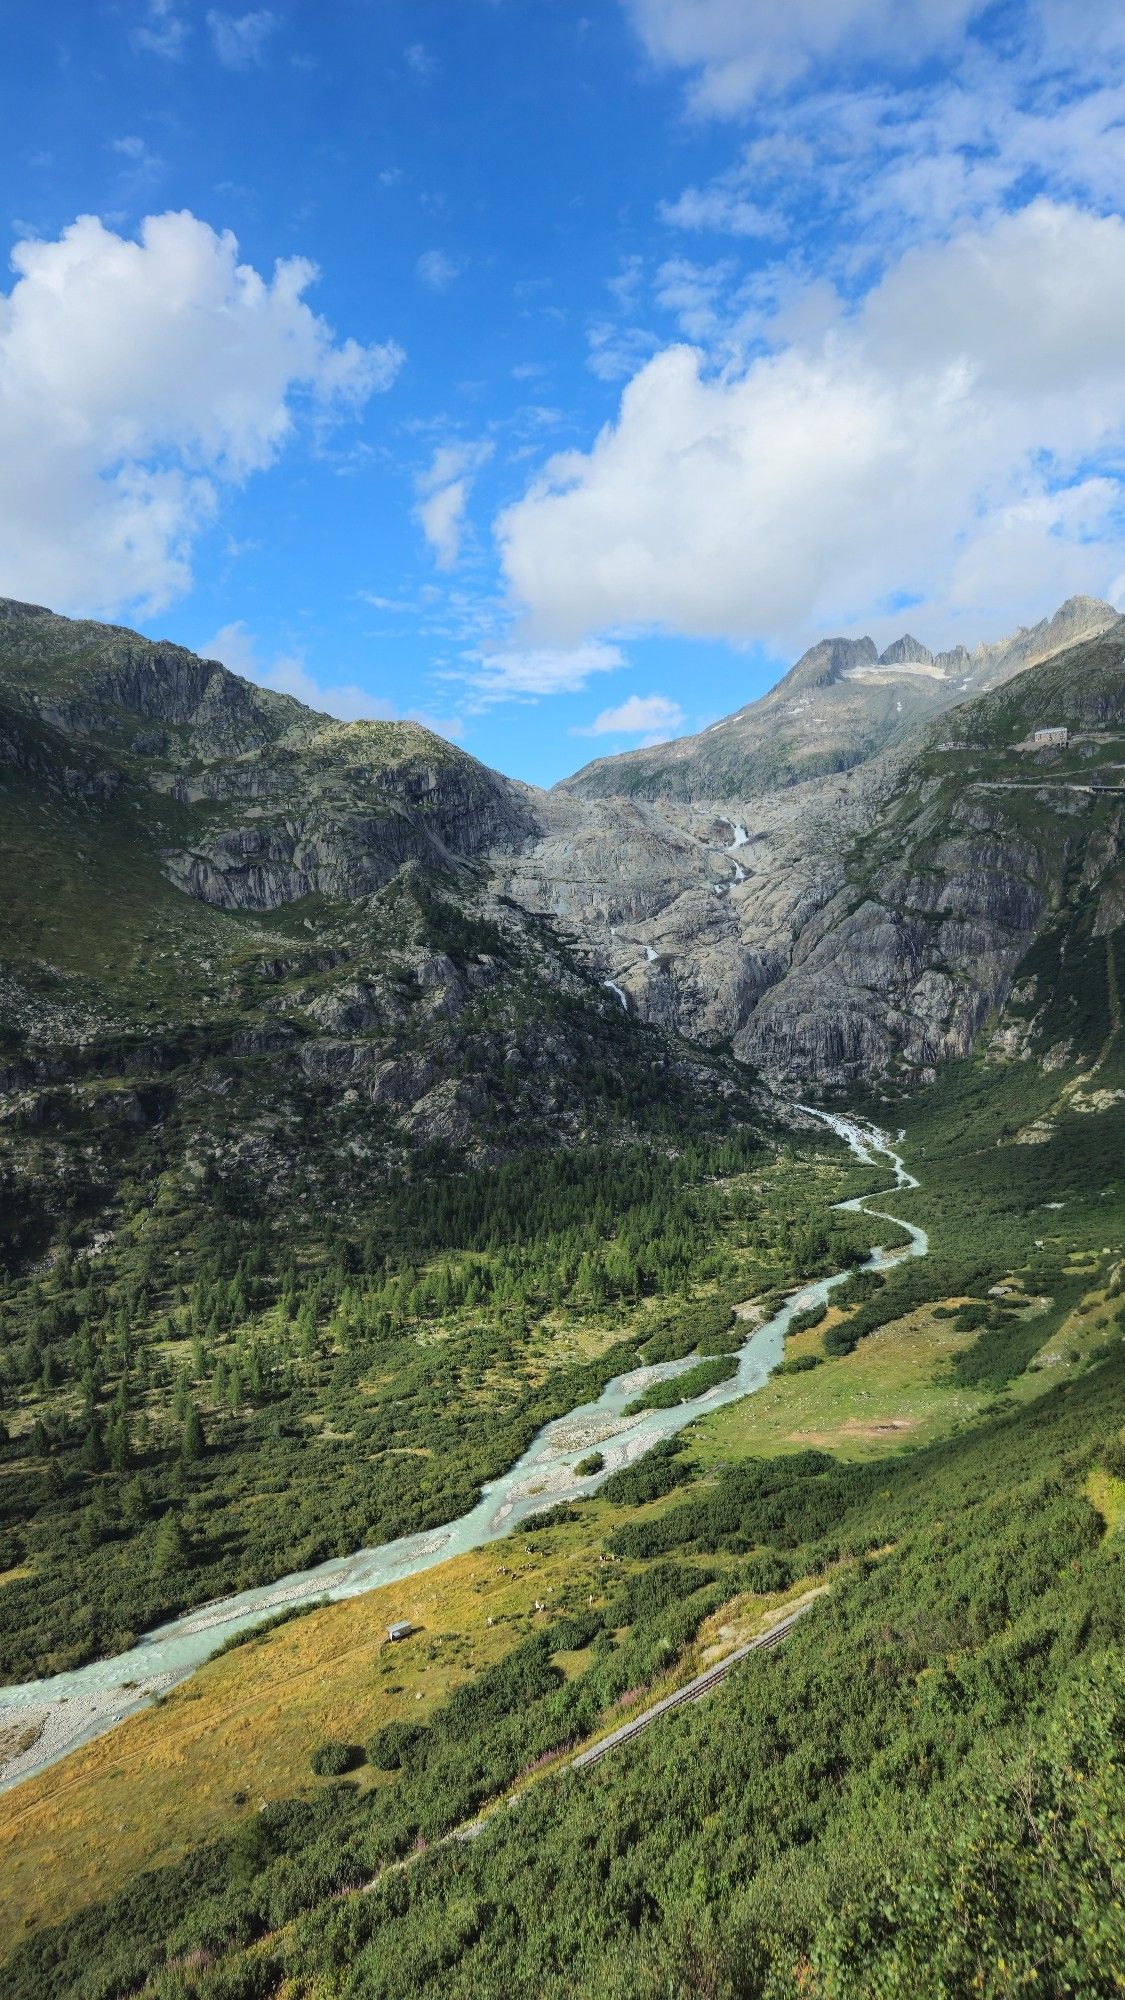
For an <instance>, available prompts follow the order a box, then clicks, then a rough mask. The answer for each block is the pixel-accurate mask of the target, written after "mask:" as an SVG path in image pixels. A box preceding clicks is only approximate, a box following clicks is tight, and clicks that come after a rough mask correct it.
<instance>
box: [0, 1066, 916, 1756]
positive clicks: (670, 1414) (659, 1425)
mask: <svg viewBox="0 0 1125 2000" xmlns="http://www.w3.org/2000/svg"><path fill="white" fill-rule="evenodd" d="M798 1108H799V1109H801V1110H805V1111H809V1112H810V1113H811V1115H812V1116H814V1117H817V1118H819V1119H821V1120H822V1121H823V1122H824V1123H825V1124H826V1125H829V1126H831V1128H832V1130H833V1131H834V1132H836V1133H837V1134H838V1136H839V1137H840V1138H841V1139H843V1140H845V1141H846V1143H847V1144H848V1145H849V1146H850V1147H851V1149H852V1152H853V1153H855V1155H856V1156H857V1158H858V1159H860V1160H862V1161H863V1162H864V1163H865V1165H868V1166H874V1165H876V1164H877V1161H878V1159H879V1158H884V1159H886V1160H887V1161H888V1162H889V1163H890V1166H891V1168H892V1169H893V1173H894V1186H895V1188H913V1187H917V1185H918V1183H917V1181H916V1180H915V1179H914V1177H913V1175H912V1174H910V1173H908V1172H907V1170H906V1168H905V1166H904V1165H903V1162H902V1160H901V1158H900V1157H899V1155H898V1153H897V1152H896V1151H895V1149H894V1147H893V1145H892V1144H891V1141H890V1139H889V1138H888V1136H887V1135H886V1133H884V1132H880V1131H879V1130H878V1128H877V1127H875V1126H872V1125H868V1124H865V1123H864V1122H863V1121H861V1120H859V1119H856V1118H844V1117H838V1116H836V1115H834V1114H832V1113H829V1112H825V1111H814V1110H813V1108H812V1107H811V1106H805V1105H802V1106H800V1107H798ZM879 1199H881V1197H880V1196H879V1195H860V1196H857V1197H856V1198H855V1199H854V1200H852V1201H845V1202H840V1203H839V1204H838V1206H839V1207H840V1208H841V1209H851V1210H853V1211H859V1210H862V1211H863V1212H864V1213H865V1214H868V1215H871V1216H874V1217H877V1218H878V1219H880V1220H882V1221H886V1222H893V1223H895V1224H896V1225H897V1227H898V1228H899V1229H901V1230H903V1231H905V1232H906V1235H907V1237H908V1239H909V1240H908V1242H907V1243H906V1244H905V1245H903V1244H899V1245H897V1246H895V1247H894V1248H892V1249H890V1250H885V1249H876V1250H874V1251H873V1252H872V1253H871V1255H870V1257H869V1258H868V1259H867V1262H866V1266H865V1268H866V1269H868V1270H876V1271H877V1270H880V1269H882V1268H883V1267H884V1266H885V1265H887V1264H893V1263H896V1262H897V1261H898V1259H899V1258H900V1257H903V1256H908V1257H924V1256H925V1255H926V1252H927V1250H928V1249H929V1239H928V1237H927V1235H926V1232H925V1230H924V1229H919V1228H918V1227H917V1225H916V1224H914V1223H910V1222H905V1221H903V1220H902V1219H901V1218H900V1217H898V1216H894V1215H891V1214H889V1213H888V1212H887V1211H886V1210H884V1209H880V1208H873V1207H872V1206H871V1203H872V1202H873V1201H878V1200H879ZM849 1275H850V1273H849V1272H848V1271H838V1272H836V1273H835V1275H834V1276H833V1277H830V1278H818V1279H817V1280H816V1281H815V1282H814V1283H811V1284H807V1285H803V1286H801V1288H800V1289H799V1290H798V1291H795V1292H793V1293H792V1294H791V1295H790V1297H789V1298H788V1299H787V1300H786V1302H785V1304H784V1305H783V1306H782V1308H781V1310H780V1311H779V1312H777V1313H775V1314H774V1315H773V1317H772V1319H769V1320H766V1321H764V1322H763V1323H762V1324H761V1325H759V1326H755V1327H754V1328H753V1330H752V1331H751V1332H750V1333H749V1334H748V1336H747V1339H746V1341H745V1344H744V1345H743V1347H742V1349H741V1351H740V1353H739V1356H738V1370H737V1373H736V1374H734V1375H732V1376H731V1377H730V1378H729V1380H728V1381H726V1382H720V1383H719V1384H718V1385H717V1387H715V1388H713V1389H709V1390H708V1391H707V1392H706V1394H704V1395H702V1396H697V1397H695V1398H694V1399H693V1400H692V1401H691V1402H688V1403H680V1404H678V1405H677V1406H676V1407H675V1408H674V1409H669V1410H646V1411H644V1412H642V1413H641V1414H639V1415H636V1416H626V1415H625V1409H626V1407H627V1405H628V1404H629V1403H631V1402H632V1401H634V1399H635V1398H636V1397H637V1396H638V1395H639V1394H640V1393H641V1392H642V1390H644V1389H646V1388H648V1387H649V1386H650V1385H651V1384H652V1383H654V1382H660V1381H666V1380H667V1379H668V1378H669V1377H671V1376H674V1375H678V1374H681V1373H683V1371H684V1370H685V1369H688V1368H692V1367H694V1366H695V1365H696V1362H697V1360H698V1357H694V1358H693V1357H690V1356H689V1357H688V1358H687V1359H685V1360H682V1361H669V1362H664V1363H661V1364H659V1365H656V1366H653V1367H647V1368H634V1369H631V1370H630V1371H629V1373H628V1374H625V1375H617V1376H615V1377H614V1378H613V1380H612V1381H611V1382H607V1384H606V1386H605V1388H604V1389H603V1390H602V1393H601V1395H600V1396H599V1397H598V1399H597V1401H596V1402H595V1403H585V1404H582V1405H581V1406H580V1407H579V1408H577V1409H574V1410H571V1411H570V1413H569V1414H568V1415H567V1416H564V1417H557V1418H555V1419H554V1421H553V1422H551V1423H549V1424H546V1425H544V1427H543V1429H542V1430H541V1431H540V1432H539V1433H538V1435H537V1436H536V1437H535V1438H534V1440H533V1441H532V1443H531V1444H530V1445H529V1447H528V1449H527V1451H526V1452H525V1453H524V1455H523V1457H522V1458H521V1459H519V1460H518V1461H517V1463H516V1464H515V1465H513V1466H512V1468H511V1470H510V1471H508V1472H506V1473H504V1474H503V1476H502V1477H501V1478H500V1479H497V1480H494V1481H493V1482H492V1483H491V1484H490V1485H487V1486H485V1487H483V1488H482V1490H481V1497H480V1499H479V1501H478V1502H477V1504H476V1506H475V1507H473V1508H472V1509H471V1510H470V1511H469V1513H467V1514H463V1515H462V1516H461V1518H460V1520H457V1521H451V1522H450V1523H449V1524H448V1525H447V1526H446V1527H442V1528H436V1529H428V1530H424V1531H423V1532H421V1533H419V1534H414V1535H403V1536H400V1537H399V1539H398V1540H397V1541H393V1542H384V1543H383V1544H382V1545H381V1546H380V1547H378V1548H364V1549H358V1550H357V1551H356V1553H355V1554H354V1555H351V1556H339V1557H335V1558H333V1559H332V1560H331V1561H329V1562H324V1563H318V1564H317V1566H316V1567H315V1568H314V1569H308V1570H300V1571H297V1572H295V1573H294V1574H293V1575H291V1576H286V1577H282V1578H280V1579H279V1581H278V1582H276V1583H270V1584H264V1585H262V1586H261V1587H260V1588H259V1589H256V1590H244V1591H240V1592H239V1593H238V1594H237V1595H236V1596H233V1597H225V1598H221V1599H219V1600H218V1601H216V1602H215V1603H212V1604H207V1605H204V1606H202V1607H201V1608H199V1609H198V1610H195V1611H189V1612H185V1613H184V1615H183V1616H182V1617H179V1618H174V1619H172V1620H171V1621H170V1622H169V1623H168V1624H166V1625H158V1626H156V1627H155V1628H154V1629H153V1630H152V1631H151V1632H147V1633H146V1634H145V1636H144V1637H143V1638H142V1639H139V1640H138V1642H137V1644H136V1645H135V1646H132V1647H131V1648H130V1649H129V1651H128V1652H126V1653H115V1654H114V1655H113V1657H112V1658H111V1659H106V1660H95V1661H92V1662H91V1663H90V1665H88V1666H85V1667H77V1668H75V1669H74V1671H73V1672H71V1673H65V1674H55V1675H54V1676H52V1677H51V1678H50V1679H48V1680H38V1681H26V1682H24V1683H23V1684H22V1685H20V1686H14V1687H0V1730H5V1731H6V1730H8V1729H9V1728H11V1727H13V1726H14V1727H16V1728H17V1729H18V1728H21V1727H27V1728H32V1727H34V1728H36V1729H38V1730H39V1734H38V1736H37V1739H36V1741H35V1742H34V1743H33V1744H32V1745H30V1746H29V1748H28V1749H27V1750H26V1751H25V1752H24V1753H23V1754H22V1755H21V1756H19V1757H17V1758H15V1759H13V1760H12V1761H10V1762H9V1763H8V1764H7V1765H6V1767H5V1768H4V1772H3V1776H2V1777H0V1790H6V1789H7V1788H8V1787H9V1786H11V1785H14V1784H18V1783H19V1782H20V1780H21V1779H23V1778H27V1777H30V1776H31V1775H32V1774H33V1773H34V1772H36V1771H42V1770H45V1769H46V1768H47V1766H48V1765H50V1764H53V1763H55V1762H57V1760H58V1759H59V1758H60V1757H63V1756H65V1755H66V1754H67V1752H68V1751H70V1750H73V1749H75V1748H76V1747H77V1746H78V1745H79V1744H80V1743H85V1742H88V1741H89V1740H90V1739H91V1738H92V1737H94V1736H99V1735H101V1734H102V1733H103V1732H104V1731H105V1730H107V1729H111V1728H112V1727H113V1725H114V1724H115V1723H117V1722H120V1721H122V1720H123V1719H124V1717H125V1716H126V1715H131V1714H133V1713H134V1712H135V1711H136V1710H137V1709H139V1708H143V1707H144V1706H145V1705H146V1704H147V1703H148V1702H149V1701H150V1700H151V1699H152V1697H153V1695H155V1694H158V1693H162V1692H164V1691H166V1690H167V1689H168V1688H170V1687H174V1686H175V1684H176V1683H177V1682H178V1681H182V1680H186V1679H187V1677H188V1676H189V1675H190V1674H192V1673H194V1671H195V1669H196V1668H197V1667H199V1666H201V1665H202V1664H203V1662H204V1661H205V1660H206V1659H208V1658H209V1657H210V1656H211V1654H212V1653H213V1652H214V1651H215V1650H216V1648H217V1647H218V1646H220V1645H222V1643H223V1642H224V1641H225V1640H227V1639H229V1638H230V1637H231V1635H232V1633H235V1632H239V1631H245V1630H248V1629H249V1628H251V1627H252V1626H254V1625H259V1624H261V1623H262V1622H263V1620H265V1619H267V1618H270V1617H272V1616H273V1615H274V1614H276V1613H277V1612H278V1611H282V1610H285V1609H287V1608H288V1607H290V1606H292V1605H299V1604H303V1603H308V1602H310V1601H311V1602H314V1603H318V1602H325V1601H329V1600H332V1599H337V1598H344V1597H356V1596H359V1595H360V1594H361V1593H362V1592H364V1591H368V1590H376V1589H378V1588H379V1587H380V1586H381V1585H383V1584H393V1583H396V1582H401V1581H405V1579H406V1578H408V1577H411V1576H417V1575H418V1573H419V1572H420V1571H421V1570H426V1569H431V1568H432V1567H433V1566H434V1565H435V1564H436V1563H442V1562H447V1561H448V1560H449V1558H450V1557H451V1556H459V1555H464V1554H465V1553H466V1552H467V1551H468V1550H470V1549H479V1548H482V1547H483V1546H484V1545H485V1544H486V1543H488V1542H494V1541H498V1540H499V1539H500V1538H501V1537H502V1536H504V1535H507V1534H510V1533H511V1531H512V1529H513V1528H515V1527H518V1526H519V1524H520V1523H521V1521H523V1520H525V1519H526V1517H527V1516H528V1515H529V1514H537V1513H539V1512H541V1511H542V1510H543V1509H544V1508H546V1507H552V1506H557V1505H558V1504H559V1503H560V1502H562V1501H566V1500H572V1499H576V1498H578V1497H579V1496H581V1495H585V1494H589V1493H593V1492H595V1491H596V1490H597V1488H598V1487H599V1486H600V1485H601V1483H602V1481H603V1480H605V1479H608V1478H609V1475H610V1473H612V1472H617V1471H619V1470H620V1469H621V1467H622V1466H625V1465H631V1464H632V1463H633V1462H634V1460H636V1459H638V1458H641V1457H643V1455H644V1453H645V1452H646V1451H650V1450H651V1449H652V1446H653V1445H654V1444H656V1443H658V1442H659V1440H660V1439H662V1438H668V1437H673V1436H674V1435H675V1434H676V1432H677V1431H681V1430H683V1429H684V1428H685V1426H686V1425H688V1424H690V1423H693V1422H694V1421H695V1419H696V1418H697V1417H700V1416H704V1415H706V1414H707V1413H708V1412H709V1411H711V1410H718V1409H721V1408H722V1407H723V1405H724V1404H726V1403H734V1402H737V1401H738V1399H739V1398H740V1397H742V1396H748V1395H752V1394H753V1392H754V1390H755V1389H760V1388H761V1387H762V1385H763V1383H764V1382H765V1381H766V1380H767V1378H768V1377H769V1375H770V1374H771V1373H772V1371H773V1370H774V1369H775V1368H776V1367H777V1365H778V1362H779V1361H780V1360H781V1358H782V1354H783V1351H784V1344H785V1334H786V1331H787V1329H788V1326H789V1323H790V1321H791V1320H792V1319H793V1317H794V1316H795V1314H797V1313H803V1312H807V1311H808V1310H809V1308H810V1307H813V1306H818V1305H821V1304H823V1303H824V1302H825V1301H826V1300H827V1299H828V1297H829V1295H830V1293H831V1292H832V1291H833V1289H834V1288H835V1287H836V1286H837V1285H841V1284H843V1283H844V1281H845V1279H846V1278H847V1277H848V1276H849ZM595 1450H596V1451H600V1452H601V1454H602V1457H603V1459H604V1465H603V1468H602V1470H601V1471H600V1472H598V1473H595V1474H594V1475H592V1476H589V1477H586V1478H579V1477H578V1475H577V1473H576V1472H575V1465H576V1463H577V1461H578V1460H579V1459H581V1458H583V1457H585V1456H586V1455H587V1454H588V1453H590V1452H592V1451H595Z"/></svg>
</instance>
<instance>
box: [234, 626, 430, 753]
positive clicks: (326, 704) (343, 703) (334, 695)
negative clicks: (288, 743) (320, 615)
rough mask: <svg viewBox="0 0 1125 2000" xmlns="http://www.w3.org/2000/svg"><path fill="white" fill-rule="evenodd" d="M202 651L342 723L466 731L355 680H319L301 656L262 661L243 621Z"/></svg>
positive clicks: (286, 655) (294, 654) (278, 655)
mask: <svg viewBox="0 0 1125 2000" xmlns="http://www.w3.org/2000/svg"><path fill="white" fill-rule="evenodd" d="M197 650H198V652H199V653H200V655H201V657H202V658H203V659H205V660H219V661H220V662H221V663H222V665H223V666H224V667H229V668H230V671H231V673H232V674H241V675H242V677H243V679H244V680H248V681H256V682H257V684H258V686H259V687H266V688H272V689H273V690H274V692H275V693H277V694H291V695H292V696H293V697H294V699H295V700H297V701H300V702H303V703H304V705H305V707H306V708H313V709H316V710H317V712H318V713H320V714H323V715H331V716H334V717H335V718H336V720H337V721H339V722H420V723H422V724H423V725H424V727H425V728H427V729H433V730H435V731H436V732H437V734H438V735H439V736H459V735H461V733H462V731H463V727H464V725H463V723H462V722H461V720H460V719H459V718H458V717H433V716H429V715H426V714H424V713H423V711H422V710H421V709H417V708H411V709H407V710H405V711H403V710H401V709H398V708H396V707H395V705H394V703H393V702H390V701H385V700H384V699H383V697H382V696H381V695H373V694H370V693H369V692H368V691H367V689H366V688H361V687H359V686H358V685H357V683H356V682H355V681H320V680H318V679H317V678H316V676H315V674H311V673H310V672H309V670H308V667H307V666H306V665H305V660H304V656H303V655H302V654H301V653H300V652H289V653H274V654H273V655H272V656H271V657H270V658H263V656H262V652H261V646H260V642H259V640H258V638H257V637H256V635H255V634H254V633H253V632H251V631H250V629H249V627H248V626H247V625H246V624H245V623H244V621H243V620H242V619H241V618H236V619H234V620H233V621H232V622H231V623H230V624H229V625H223V626H221V627H220V629H219V630H218V631H217V632H216V633H215V634H214V636H213V637H212V638H210V639H208V640H206V641H205V643H204V644H203V645H202V646H200V647H198V648H197Z"/></svg>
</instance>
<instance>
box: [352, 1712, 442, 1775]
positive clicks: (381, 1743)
mask: <svg viewBox="0 0 1125 2000" xmlns="http://www.w3.org/2000/svg"><path fill="white" fill-rule="evenodd" d="M428 1740H429V1739H428V1735H427V1731H426V1727H425V1724H424V1723H421V1722H388V1723H386V1724H385V1726H384V1727H383V1728H382V1729H377V1730H376V1731H375V1734H374V1736H373V1737H372V1738H371V1741H370V1743H369V1744H368V1746H367V1761H368V1763H369V1764H370V1765H372V1767H373V1768H374V1769H375V1770H376V1771H401V1770H402V1768H403V1766H404V1765H413V1764H420V1763H421V1762H422V1759H423V1757H424V1755H425V1750H426V1745H427V1742H428Z"/></svg>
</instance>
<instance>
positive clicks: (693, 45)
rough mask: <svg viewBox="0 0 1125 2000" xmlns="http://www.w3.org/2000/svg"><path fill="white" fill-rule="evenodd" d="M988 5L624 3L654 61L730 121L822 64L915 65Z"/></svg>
mask: <svg viewBox="0 0 1125 2000" xmlns="http://www.w3.org/2000/svg"><path fill="white" fill-rule="evenodd" d="M984 4H985V0H786V4H785V5H784V6H766V5H760V4H756V0H625V5H626V9H627V11H628V13H629V14H630V16H631V17H632V20H633V24H634V26H635V28H636V30H637V32H638V34H639V35H640V37H641V40H642V41H643V43H644V45H645V48H646V49H647V50H648V53H649V55H650V56H651V57H652V58H653V59H654V61H656V62H658V63H660V64H663V65H666V66H668V67H674V68H678V69H684V70H687V71H689V72H690V74H691V77H692V84H691V100H692V103H693V105H694V106H695V108H696V109H697V110H700V111H705V112H713V113H718V114H719V115H729V114H731V113H734V112H738V111H741V110H744V109H745V108H746V107H747V106H748V105H750V104H753V103H754V102H755V101H756V100H757V99H758V98H760V97H761V96H762V95H764V94H766V93H768V92H770V91H774V90H777V89H780V88H784V87H785V86H787V85H790V84H793V83H795V82H797V81H798V80H799V79H800V78H802V77H803V76H805V75H806V74H807V73H808V72H809V71H810V70H813V69H815V68H816V67H817V65H818V64H821V63H826V62H829V61H833V60H836V59H839V58H848V57H861V58H866V59H871V58H876V57H877V58H879V59H880V60H881V61H882V62H884V63H890V64H901V65H902V66H903V67H904V68H906V67H914V66H917V65H919V64H921V63H923V62H925V61H926V59H927V58H928V57H931V56H933V55H934V54H935V53H936V52H938V51H940V50H944V49H946V48H948V47H950V46H951V45H952V44H953V43H954V42H955V40H956V38H957V36H958V35H959V34H960V33H962V32H963V30H964V28H965V26H966V24H967V22H968V21H969V20H970V19H971V17H972V16H973V15H974V14H976V13H978V12H981V11H983V7H984Z"/></svg>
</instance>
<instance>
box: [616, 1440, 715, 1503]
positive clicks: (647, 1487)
mask: <svg viewBox="0 0 1125 2000" xmlns="http://www.w3.org/2000/svg"><path fill="white" fill-rule="evenodd" d="M683 1449H684V1448H683V1444H682V1442H681V1441H680V1440H679V1439H678V1438H669V1439H666V1440H665V1441H664V1442H663V1443H662V1444H657V1445H654V1446H653V1448H652V1450H651V1451H646V1453H645V1455H644V1457H643V1458H639V1459H638V1460H637V1462H636V1464H635V1465H623V1466H622V1468H621V1470H620V1472H611V1473H610V1475H609V1478H608V1479H607V1480H606V1482H605V1485H604V1486H603V1487H602V1489H601V1493H600V1496H599V1497H600V1498H601V1499H602V1500H612V1501H614V1502H615V1503H617V1504H619V1505H621V1506H625V1507H643V1506H644V1505H645V1504H646V1502H647V1501H649V1500H662V1499H663V1498H664V1495H665V1494H666V1493H673V1492H675V1489H676V1487H677V1486H687V1485H688V1483H689V1482H690V1481H691V1480H693V1479H694V1478H695V1470H696V1469H695V1465H694V1464H693V1462H692V1461H691V1459H687V1458H684V1457H683Z"/></svg>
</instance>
